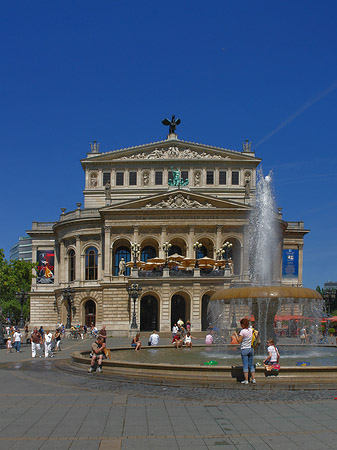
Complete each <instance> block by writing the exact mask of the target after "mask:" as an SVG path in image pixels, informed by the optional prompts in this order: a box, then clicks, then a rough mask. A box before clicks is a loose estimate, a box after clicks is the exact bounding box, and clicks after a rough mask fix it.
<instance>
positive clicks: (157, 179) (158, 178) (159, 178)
mask: <svg viewBox="0 0 337 450" xmlns="http://www.w3.org/2000/svg"><path fill="white" fill-rule="evenodd" d="M155 184H157V185H158V184H163V172H156V173H155Z"/></svg>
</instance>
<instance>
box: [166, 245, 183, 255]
mask: <svg viewBox="0 0 337 450" xmlns="http://www.w3.org/2000/svg"><path fill="white" fill-rule="evenodd" d="M175 253H178V255H182V250H181V247H179V245H172V246H171V247H170V248H169V251H168V256H171V255H174V254H175Z"/></svg>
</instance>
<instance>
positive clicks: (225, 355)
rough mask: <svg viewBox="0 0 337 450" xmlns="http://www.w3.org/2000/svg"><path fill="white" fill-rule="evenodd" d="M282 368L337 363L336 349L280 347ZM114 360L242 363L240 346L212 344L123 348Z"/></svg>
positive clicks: (114, 354)
mask: <svg viewBox="0 0 337 450" xmlns="http://www.w3.org/2000/svg"><path fill="white" fill-rule="evenodd" d="M261 350H262V353H261V355H260V356H259V355H258V356H256V357H255V358H254V362H255V363H260V364H262V362H263V360H264V358H265V357H266V356H267V349H266V348H264V349H261ZM279 352H280V365H281V367H282V366H283V367H285V366H287V367H289V366H290V367H295V366H298V363H301V362H307V363H310V366H313V367H318V366H337V349H336V348H334V347H319V346H301V345H294V346H287V345H281V346H279ZM111 357H112V360H116V361H123V362H130V363H149V364H172V365H183V366H191V365H194V366H195V365H196V366H204V365H205V364H204V363H205V362H206V363H207V362H209V361H216V362H217V365H218V366H227V367H228V366H232V365H241V364H242V362H241V356H240V350H239V346H221V347H217V346H209V347H193V348H192V350H190V349H187V348H181V349H176V348H144V349H142V350H141V351H140V352H135V351H134V350H133V349H132V350H121V351H114V352H112V356H111Z"/></svg>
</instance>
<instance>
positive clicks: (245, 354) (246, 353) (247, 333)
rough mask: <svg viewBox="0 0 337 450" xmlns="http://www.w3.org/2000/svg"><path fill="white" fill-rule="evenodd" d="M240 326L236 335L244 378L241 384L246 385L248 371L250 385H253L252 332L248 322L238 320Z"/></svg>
mask: <svg viewBox="0 0 337 450" xmlns="http://www.w3.org/2000/svg"><path fill="white" fill-rule="evenodd" d="M240 325H241V327H242V330H241V331H240V333H239V335H238V343H239V344H240V350H241V359H242V365H243V374H244V377H245V379H244V380H243V381H241V383H242V384H248V371H249V370H250V373H251V375H252V383H253V384H255V383H256V380H255V366H254V349H253V348H252V337H253V330H252V329H251V328H249V320H248V319H246V318H244V319H241V320H240Z"/></svg>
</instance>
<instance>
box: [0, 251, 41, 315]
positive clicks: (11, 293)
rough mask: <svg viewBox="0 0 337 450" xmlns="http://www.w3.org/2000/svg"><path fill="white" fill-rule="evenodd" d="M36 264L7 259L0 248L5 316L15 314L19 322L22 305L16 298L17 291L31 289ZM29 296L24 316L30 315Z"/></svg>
mask: <svg viewBox="0 0 337 450" xmlns="http://www.w3.org/2000/svg"><path fill="white" fill-rule="evenodd" d="M35 267H36V264H33V263H30V262H28V261H23V260H18V261H9V262H8V261H7V260H6V259H5V252H4V250H3V249H0V304H1V306H2V311H3V316H4V317H8V316H13V320H14V322H15V323H17V322H18V321H19V319H20V314H21V305H20V303H19V302H18V300H16V297H15V292H18V291H21V290H24V291H26V292H29V291H30V287H31V284H32V278H33V274H32V269H33V268H35ZM29 309H30V307H29V298H28V300H27V302H26V303H25V305H24V307H23V316H24V318H27V317H28V316H29Z"/></svg>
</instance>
